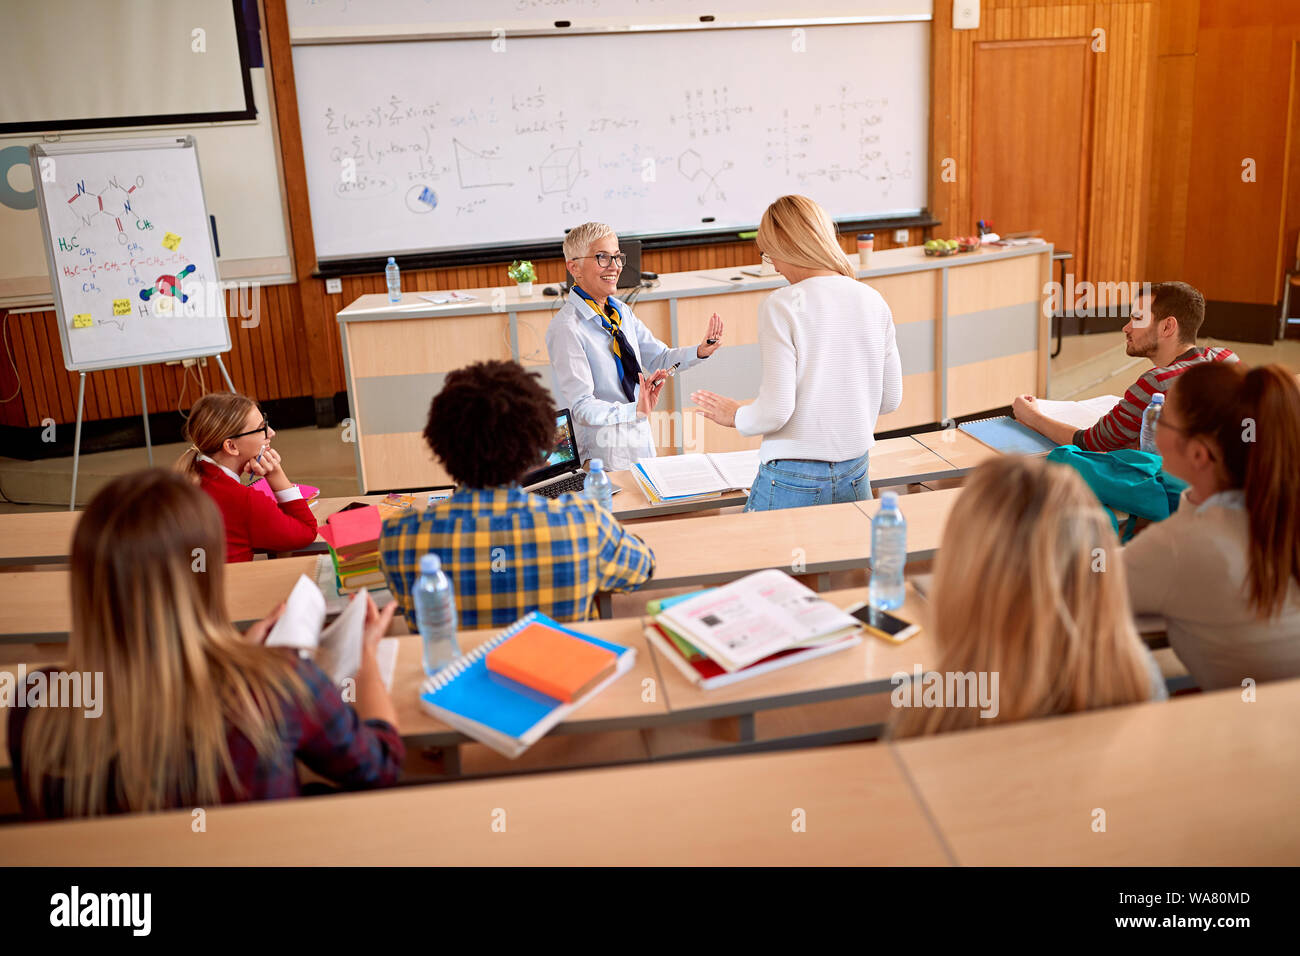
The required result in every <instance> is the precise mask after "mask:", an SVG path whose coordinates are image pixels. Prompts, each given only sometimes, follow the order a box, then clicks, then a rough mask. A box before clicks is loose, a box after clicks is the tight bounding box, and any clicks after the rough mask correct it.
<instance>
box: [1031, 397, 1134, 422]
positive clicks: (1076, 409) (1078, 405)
mask: <svg viewBox="0 0 1300 956" xmlns="http://www.w3.org/2000/svg"><path fill="white" fill-rule="evenodd" d="M1118 403H1119V396H1118V395H1099V396H1097V397H1096V398H1089V399H1085V400H1084V401H1082V402H1055V401H1052V400H1051V399H1047V398H1040V399H1039V400H1038V403H1037V404H1038V410H1039V411H1040V412H1042V413H1043V414H1044V415H1046V416H1047V417H1048V418H1054V419H1056V420H1057V421H1058V422H1065V423H1066V424H1067V425H1073V426H1074V427H1075V428H1091V427H1092V426H1093V425H1095V424H1097V422H1098V420H1099V419H1100V418H1101V417H1102V416H1103V415H1105V414H1106V413H1107V412H1109V411H1110V410H1111V409H1112V408H1114V407H1115V406H1116V405H1117V404H1118Z"/></svg>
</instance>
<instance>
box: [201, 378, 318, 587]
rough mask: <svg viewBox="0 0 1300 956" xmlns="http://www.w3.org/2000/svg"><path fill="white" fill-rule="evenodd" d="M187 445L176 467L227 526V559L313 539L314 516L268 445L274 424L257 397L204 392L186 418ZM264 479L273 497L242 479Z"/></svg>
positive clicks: (248, 556)
mask: <svg viewBox="0 0 1300 956" xmlns="http://www.w3.org/2000/svg"><path fill="white" fill-rule="evenodd" d="M185 437H186V438H187V439H188V440H189V442H190V447H189V448H187V449H186V450H185V452H184V453H183V454H182V455H181V457H180V459H179V460H178V461H177V462H176V470H177V471H179V472H181V473H182V474H184V475H186V476H187V477H189V479H190V480H191V481H193V482H194V483H195V484H198V485H200V486H201V487H202V488H203V490H204V491H206V492H207V493H208V494H209V495H211V496H212V499H213V500H214V501H215V502H216V503H217V507H218V508H220V509H221V517H222V519H223V521H224V523H225V526H226V549H225V553H226V560H227V561H252V560H253V550H254V549H260V550H265V551H293V550H295V549H296V548H305V547H306V546H307V545H309V544H311V543H312V542H313V541H315V540H316V516H315V515H314V514H312V513H311V508H310V507H309V506H308V504H307V502H306V501H304V500H303V497H302V491H301V490H299V488H298V486H297V485H295V484H294V483H293V482H292V481H290V480H289V478H288V476H287V475H285V473H284V466H283V465H282V463H281V462H280V454H279V452H277V451H276V450H275V449H274V448H272V447H271V439H272V438H274V437H275V429H273V428H272V427H271V423H270V421H269V420H268V419H267V417H266V416H265V415H263V414H262V411H261V409H259V408H258V407H257V403H256V402H254V401H253V400H252V399H251V398H248V397H247V396H244V395H236V394H234V393H232V392H213V393H211V394H209V395H204V396H203V397H202V398H200V399H199V400H198V401H197V402H195V403H194V407H193V408H192V409H190V417H189V421H187V422H186V424H185ZM241 475H255V476H257V477H259V478H261V479H262V480H263V481H265V482H266V483H267V485H268V486H269V487H270V489H271V491H272V492H273V493H274V495H275V498H274V500H272V498H271V497H270V496H268V495H266V494H263V493H262V492H261V491H258V490H257V489H256V488H252V487H250V486H248V485H245V484H243V483H242V481H241V480H240V476H241Z"/></svg>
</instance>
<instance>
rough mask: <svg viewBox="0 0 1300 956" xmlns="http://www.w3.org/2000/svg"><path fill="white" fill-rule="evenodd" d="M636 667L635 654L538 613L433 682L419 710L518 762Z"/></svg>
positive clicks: (425, 688)
mask: <svg viewBox="0 0 1300 956" xmlns="http://www.w3.org/2000/svg"><path fill="white" fill-rule="evenodd" d="M635 662H636V649H635V648H631V647H624V646H622V645H621V644H613V643H611V642H609V641H602V640H599V639H598V638H595V637H592V636H590V635H589V634H582V633H580V632H579V631H574V630H570V629H569V628H567V627H564V626H563V625H561V624H558V623H556V622H555V621H554V620H552V619H551V618H549V617H547V616H546V615H545V614H543V613H541V612H540V611H533V612H532V613H530V614H528V615H527V616H525V617H523V618H522V619H520V620H518V621H516V622H515V623H514V624H512V625H511V626H510V627H509V628H507V629H506V630H505V631H504V632H502V633H501V634H499V635H497V636H496V637H494V638H492V639H490V640H488V641H486V642H485V643H483V644H480V645H479V646H478V647H476V648H474V649H473V650H472V651H470V652H469V653H467V654H465V655H463V656H461V657H459V658H457V659H456V660H454V661H452V662H451V663H450V664H448V665H447V666H446V667H444V668H442V670H440V671H438V673H437V674H435V675H433V677H430V678H428V679H426V681H425V683H424V686H423V687H422V688H421V690H420V706H421V707H423V708H424V709H425V710H426V711H427V712H428V713H430V714H432V715H433V716H435V717H437V718H438V719H440V720H442V721H444V722H446V723H448V724H450V725H451V726H452V727H455V728H456V729H457V730H459V731H460V732H461V733H463V734H465V735H466V736H468V737H473V738H474V739H475V740H477V741H479V742H480V743H483V744H487V745H488V746H489V747H491V748H492V749H493V750H495V751H496V752H497V753H499V754H503V755H504V756H506V757H510V758H512V759H513V758H515V757H518V756H519V755H520V754H521V753H523V752H524V751H525V750H527V749H528V748H529V747H531V746H532V745H533V744H535V743H536V742H537V741H538V740H540V739H541V738H542V736H543V735H544V734H546V732H547V731H548V730H550V729H551V728H552V727H554V726H555V725H556V724H558V723H559V722H560V721H562V720H564V719H565V718H567V717H568V716H569V715H570V714H572V713H573V712H574V711H575V710H577V709H578V708H579V707H581V706H582V705H583V704H585V703H586V702H587V701H589V700H591V699H592V698H593V697H595V696H596V695H597V694H599V693H600V692H601V691H602V690H604V689H605V688H606V687H608V686H609V685H610V684H612V683H613V682H614V681H616V680H618V678H619V677H620V676H622V675H623V674H626V673H627V672H628V671H629V670H631V668H632V665H633V664H634V663H635Z"/></svg>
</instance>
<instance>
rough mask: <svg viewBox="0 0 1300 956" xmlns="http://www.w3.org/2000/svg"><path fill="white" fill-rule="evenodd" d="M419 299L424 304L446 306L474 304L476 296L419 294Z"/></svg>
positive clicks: (439, 293) (476, 299)
mask: <svg viewBox="0 0 1300 956" xmlns="http://www.w3.org/2000/svg"><path fill="white" fill-rule="evenodd" d="M419 296H420V298H421V299H424V300H425V301H426V302H432V303H433V304H434V305H447V304H448V303H452V302H476V301H478V296H475V295H470V294H469V293H468V292H421V293H419Z"/></svg>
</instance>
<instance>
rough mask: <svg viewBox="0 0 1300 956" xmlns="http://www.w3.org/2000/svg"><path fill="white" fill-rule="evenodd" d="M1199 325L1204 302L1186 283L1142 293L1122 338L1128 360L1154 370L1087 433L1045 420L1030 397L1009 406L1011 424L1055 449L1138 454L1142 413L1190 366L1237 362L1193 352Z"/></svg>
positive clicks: (1213, 351) (1227, 355) (1226, 354)
mask: <svg viewBox="0 0 1300 956" xmlns="http://www.w3.org/2000/svg"><path fill="white" fill-rule="evenodd" d="M1204 321H1205V297H1204V296H1203V295H1201V293H1200V292H1198V291H1197V290H1196V289H1194V288H1192V286H1190V285H1188V284H1187V283H1186V282H1157V283H1155V284H1154V285H1151V286H1150V287H1146V288H1144V289H1143V290H1142V292H1141V294H1140V295H1138V297H1137V299H1136V301H1135V302H1134V303H1133V312H1132V314H1131V316H1130V318H1129V322H1128V324H1127V325H1126V326H1124V338H1125V341H1126V351H1127V352H1128V354H1129V355H1134V356H1139V357H1141V358H1146V359H1150V360H1151V364H1152V365H1153V366H1155V367H1154V368H1152V369H1149V370H1148V371H1146V372H1143V373H1142V377H1141V378H1139V379H1138V380H1137V381H1136V382H1134V383H1133V385H1132V387H1130V388H1129V389H1128V391H1126V392H1125V393H1124V397H1123V398H1121V399H1120V400H1119V404H1117V405H1116V406H1115V407H1114V408H1112V409H1111V410H1110V411H1109V412H1107V413H1106V414H1105V415H1104V416H1103V417H1102V418H1101V420H1100V421H1098V422H1097V424H1095V425H1093V426H1092V427H1091V428H1078V429H1076V428H1075V427H1074V426H1073V425H1068V424H1066V423H1065V422H1058V421H1056V420H1055V419H1052V418H1048V417H1047V416H1046V415H1044V414H1043V413H1042V412H1040V411H1039V410H1038V407H1037V406H1038V403H1037V402H1036V401H1035V399H1034V396H1032V395H1021V396H1020V397H1019V398H1017V399H1016V400H1015V402H1013V403H1012V405H1011V410H1012V412H1013V413H1014V414H1015V416H1016V421H1018V422H1021V423H1023V424H1025V425H1028V426H1029V427H1030V428H1032V429H1033V430H1034V431H1036V432H1038V433H1040V434H1042V435H1044V436H1046V437H1047V438H1050V439H1051V440H1052V441H1054V442H1056V444H1058V445H1078V446H1079V447H1080V448H1082V449H1083V450H1084V451H1117V450H1119V449H1121V448H1137V447H1138V435H1139V433H1140V432H1141V431H1142V413H1143V412H1144V411H1146V407H1147V406H1148V405H1149V404H1151V396H1152V395H1155V394H1156V393H1157V392H1164V391H1166V390H1167V389H1168V388H1169V386H1170V384H1171V383H1172V382H1173V380H1174V379H1176V378H1177V377H1178V376H1179V375H1181V374H1182V373H1183V372H1185V371H1186V370H1187V369H1189V368H1191V367H1192V366H1193V365H1198V364H1200V363H1201V362H1235V361H1237V356H1236V354H1234V353H1233V352H1232V351H1231V350H1229V349H1225V348H1198V347H1197V345H1196V333H1197V332H1198V331H1200V328H1201V323H1202V322H1204Z"/></svg>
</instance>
